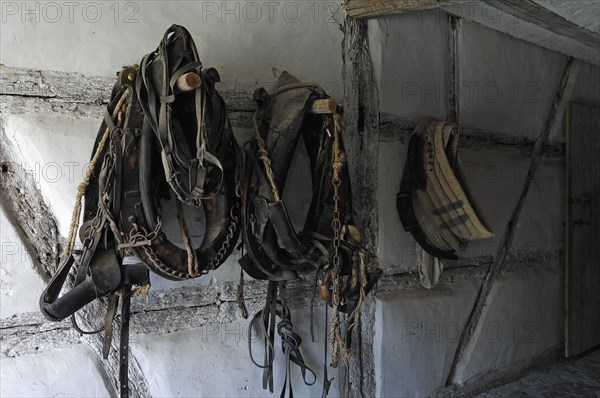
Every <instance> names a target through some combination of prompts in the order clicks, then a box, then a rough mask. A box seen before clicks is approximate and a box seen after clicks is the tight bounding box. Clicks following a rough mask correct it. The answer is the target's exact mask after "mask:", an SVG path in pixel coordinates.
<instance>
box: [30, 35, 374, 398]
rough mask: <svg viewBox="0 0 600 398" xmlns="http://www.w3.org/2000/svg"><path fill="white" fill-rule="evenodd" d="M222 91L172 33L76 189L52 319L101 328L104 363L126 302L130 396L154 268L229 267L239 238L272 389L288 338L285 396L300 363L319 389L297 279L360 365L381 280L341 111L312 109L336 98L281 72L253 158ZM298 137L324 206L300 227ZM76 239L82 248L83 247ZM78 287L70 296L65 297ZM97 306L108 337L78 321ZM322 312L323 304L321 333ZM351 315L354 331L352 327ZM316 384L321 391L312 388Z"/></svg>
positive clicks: (178, 276)
mask: <svg viewBox="0 0 600 398" xmlns="http://www.w3.org/2000/svg"><path fill="white" fill-rule="evenodd" d="M219 81H220V78H219V74H218V72H217V71H216V70H215V69H212V68H210V69H204V68H203V67H202V64H201V62H200V59H199V56H198V52H197V49H196V47H195V44H194V42H193V39H192V37H191V35H190V34H189V32H188V31H187V30H186V29H185V28H183V27H182V26H178V25H173V26H171V27H170V28H169V29H168V30H167V31H166V33H165V35H164V37H163V39H162V41H161V43H160V45H159V46H158V48H157V49H156V50H155V51H153V52H152V53H149V54H148V55H146V56H145V57H144V58H143V59H142V61H141V62H140V65H139V66H138V65H134V66H130V67H124V69H123V70H122V71H121V72H120V73H119V74H118V79H117V83H116V84H115V86H114V87H113V90H112V93H111V98H110V101H109V104H108V106H107V107H106V110H105V112H104V117H103V121H102V123H101V125H100V129H99V132H98V134H97V137H96V141H95V143H94V147H93V152H92V153H93V156H92V159H91V162H90V165H89V167H88V169H87V171H86V175H85V178H84V180H83V182H82V183H81V184H80V186H79V189H78V193H77V197H76V205H75V208H74V211H73V216H72V221H71V231H70V234H69V237H68V241H67V244H66V246H65V250H64V253H63V256H62V260H61V263H60V266H59V269H58V271H57V272H56V273H55V275H54V276H53V277H52V279H51V280H50V282H49V284H48V286H47V288H46V289H45V290H44V292H43V293H42V295H41V297H40V308H41V310H42V312H43V313H44V315H45V316H46V317H47V318H48V319H50V320H53V321H60V320H63V319H65V318H67V317H71V319H72V322H73V325H74V327H75V328H76V329H77V330H78V331H80V332H81V333H97V332H101V331H102V330H103V331H104V343H103V357H104V358H107V357H108V355H109V350H110V346H111V339H112V334H113V331H112V323H113V319H114V318H115V316H116V314H117V307H118V305H119V302H120V305H121V329H120V345H119V359H120V381H119V384H120V395H121V397H128V396H129V383H128V340H129V316H130V302H131V297H132V296H134V295H136V294H140V293H143V292H147V291H148V289H149V286H150V279H149V271H152V272H154V273H156V274H158V275H160V276H162V277H164V278H167V279H171V280H185V279H190V278H196V277H199V276H201V275H202V274H205V273H207V272H209V271H211V270H215V269H217V268H218V267H219V266H221V265H222V264H223V263H224V262H225V260H226V259H227V258H228V257H229V255H230V254H231V253H232V251H233V249H234V248H235V246H236V244H237V241H238V239H239V235H240V234H241V235H242V241H243V248H244V251H245V254H243V256H242V257H241V258H240V260H239V264H240V265H241V267H242V269H243V270H244V271H245V272H246V273H247V274H248V275H250V276H251V277H253V278H256V279H260V280H266V281H268V290H267V297H266V302H265V306H264V308H263V309H262V310H261V311H259V312H258V313H257V314H256V315H254V317H253V318H252V320H251V323H252V325H253V326H254V327H255V329H257V330H258V333H259V334H260V335H261V336H262V338H263V341H264V343H265V357H264V360H263V361H262V364H260V363H258V361H256V360H255V359H254V357H253V355H252V347H251V346H250V356H251V359H252V361H253V362H254V363H255V364H257V365H258V366H260V367H261V368H264V373H263V387H264V388H268V389H269V390H270V391H271V392H272V391H273V363H274V359H275V350H274V339H275V330H277V333H278V334H279V336H280V338H281V341H282V351H283V353H284V356H285V360H286V362H285V363H286V373H285V380H284V385H283V388H282V391H281V396H282V397H284V396H285V395H286V392H287V393H288V395H289V396H290V397H291V396H293V392H292V386H291V374H290V367H291V364H292V363H293V364H296V365H298V366H299V367H300V369H301V372H302V375H303V378H304V381H305V382H307V384H312V383H314V382H315V381H316V376H315V373H314V372H313V371H312V370H311V369H310V367H309V366H308V365H307V364H306V363H305V361H304V358H303V357H302V354H301V352H300V344H301V341H302V340H301V338H300V336H299V335H298V334H297V333H296V332H295V331H294V328H293V325H292V321H291V315H290V310H289V308H288V306H287V304H286V297H285V296H286V295H285V291H286V282H287V281H290V280H294V279H297V278H304V277H308V278H311V279H314V291H313V292H312V297H313V300H311V303H313V302H314V298H315V297H316V292H317V291H318V292H319V295H320V297H321V298H322V299H323V301H324V302H325V303H326V305H325V308H326V317H328V307H329V306H331V307H332V310H333V315H332V316H331V319H330V322H331V339H330V340H331V341H330V349H331V351H332V366H334V367H335V366H337V363H338V355H339V354H341V356H342V358H343V360H344V363H345V364H347V363H348V360H349V358H350V355H349V345H350V333H351V331H352V327H353V325H354V324H355V323H356V321H357V319H358V316H359V314H360V310H361V307H362V303H363V302H364V299H365V295H366V294H367V293H368V292H369V291H370V289H371V288H372V287H373V286H374V284H375V283H376V281H377V279H378V277H379V276H380V274H381V271H380V270H378V269H377V267H376V265H375V261H373V260H372V256H370V255H368V253H367V251H366V250H365V249H364V248H363V247H362V245H361V236H360V231H359V230H358V228H356V227H355V226H354V224H353V221H352V201H351V187H350V178H349V173H348V167H347V159H346V157H345V154H344V145H343V140H342V121H341V119H342V117H341V114H340V113H338V112H337V111H336V112H333V113H329V114H314V113H311V112H310V107H311V105H312V104H313V103H314V101H316V100H322V99H327V98H328V96H327V94H326V93H325V92H324V91H323V90H322V89H321V88H320V87H319V86H318V85H316V84H305V83H301V82H299V81H298V80H297V79H296V78H294V77H293V76H291V75H290V74H288V73H283V74H282V75H281V77H280V79H279V82H278V86H277V89H276V90H275V92H274V93H272V94H268V93H267V92H266V91H265V90H264V89H258V90H256V91H255V93H254V100H255V101H256V104H257V110H256V112H255V114H254V118H253V130H254V138H253V139H252V140H251V141H249V142H248V143H246V145H245V146H244V150H243V151H242V150H240V148H239V145H238V143H237V141H236V138H235V137H234V135H233V132H232V128H231V124H230V122H229V118H228V115H227V109H226V105H225V102H224V100H223V98H222V97H221V96H220V95H219V93H218V92H217V90H216V89H215V83H217V82H219ZM300 137H302V138H303V141H304V143H305V147H306V150H307V153H308V157H309V160H310V169H311V177H312V185H313V197H312V201H311V203H310V207H309V210H308V215H307V216H306V219H305V222H304V227H303V228H302V230H301V231H296V229H295V228H294V227H293V225H292V222H291V221H290V217H289V215H288V212H287V209H286V206H285V201H284V199H283V191H284V187H285V182H286V179H287V175H288V171H289V168H290V164H291V159H292V155H293V153H294V151H295V150H296V147H297V145H298V142H299V139H300ZM173 194H174V196H175V200H174V202H175V205H176V207H177V219H178V223H179V228H180V231H181V235H182V240H183V246H184V249H180V248H179V247H178V246H177V245H175V244H174V243H173V242H171V241H170V240H169V237H168V236H167V234H166V233H165V232H164V231H163V220H162V210H161V203H162V202H163V201H165V200H168V199H170V198H171V197H172V196H173ZM82 198H83V222H82V223H81V225H79V220H80V213H81V210H82V209H81V199H82ZM182 204H185V205H187V206H192V207H197V208H199V207H202V209H203V212H204V216H205V234H204V238H203V240H202V243H201V244H200V246H199V247H198V248H195V247H194V246H193V243H192V239H191V235H190V232H189V228H188V225H187V221H188V220H186V217H185V215H184V211H183V205H182ZM77 229H78V230H79V236H80V239H81V241H82V242H83V245H82V249H81V250H75V249H74V246H75V235H76V231H77ZM132 259H133V261H132ZM67 282H68V283H67ZM67 284H69V285H70V286H71V288H70V289H68V290H67V291H66V292H65V293H64V294H62V295H61V291H62V290H63V288H64V287H65V285H67ZM95 299H102V300H103V301H104V302H105V303H106V305H107V314H106V318H105V322H104V327H103V329H102V330H99V331H92V332H88V331H84V330H82V329H81V328H80V327H79V326H78V324H77V322H76V321H75V317H74V314H75V313H76V312H77V311H78V310H80V309H81V308H83V307H84V306H85V305H87V304H89V303H91V302H92V301H94V300H95ZM241 304H243V300H242V301H241ZM244 309H245V307H244ZM312 312H313V311H312V304H311V333H312V329H313V328H312ZM344 313H345V314H346V319H345V321H344V320H340V316H341V314H344ZM277 318H279V322H277ZM344 322H345V331H344V332H345V333H342V325H341V324H342V323H344ZM326 325H327V322H326ZM326 327H327V326H326ZM252 329H253V328H250V332H251V331H252ZM249 337H250V336H249ZM251 340H252V339H251V338H249V341H251ZM325 356H327V350H326V351H325ZM326 362H327V359H326ZM326 369H327V366H326V364H325V369H324V386H323V390H324V395H326V394H327V390H328V388H329V380H328V378H327V373H326ZM309 374H310V375H312V378H313V381H310V380H307V376H308V375H309Z"/></svg>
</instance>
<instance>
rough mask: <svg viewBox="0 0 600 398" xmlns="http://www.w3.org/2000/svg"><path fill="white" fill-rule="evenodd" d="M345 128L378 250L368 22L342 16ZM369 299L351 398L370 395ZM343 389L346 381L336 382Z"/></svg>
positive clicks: (363, 212) (370, 238) (363, 222)
mask: <svg viewBox="0 0 600 398" xmlns="http://www.w3.org/2000/svg"><path fill="white" fill-rule="evenodd" d="M342 49H343V61H344V66H343V68H344V69H343V74H344V77H345V78H344V101H343V108H344V129H343V138H344V146H345V150H346V155H347V158H348V165H349V172H350V179H351V183H352V187H353V190H352V201H353V208H354V223H355V224H356V226H357V227H358V228H359V229H360V231H361V232H362V235H363V236H362V239H363V240H362V242H363V244H364V245H365V247H366V248H367V249H368V250H369V251H371V252H373V253H374V252H375V251H376V248H377V233H378V219H377V206H374V205H373V204H374V203H377V187H378V179H377V176H378V171H377V169H378V159H379V93H378V88H377V83H376V82H375V77H374V73H373V69H372V68H373V67H372V63H371V55H370V52H369V41H368V27H367V21H359V20H353V19H350V18H347V19H346V21H345V24H344V41H343V47H342ZM374 309H375V302H374V298H373V295H369V296H367V298H366V302H365V304H364V308H363V311H362V312H361V316H360V319H359V323H358V326H357V327H356V328H355V329H354V333H353V334H352V342H353V343H352V361H351V364H350V367H349V369H347V372H346V378H347V380H348V383H347V384H346V386H347V390H345V391H342V392H341V393H342V394H343V395H345V396H350V397H355V396H357V397H358V396H362V397H368V396H372V395H373V393H374V391H375V361H374V354H373V337H374V325H375V315H374ZM341 384H342V385H344V384H345V383H341Z"/></svg>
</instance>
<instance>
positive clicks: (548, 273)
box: [457, 264, 564, 383]
mask: <svg viewBox="0 0 600 398" xmlns="http://www.w3.org/2000/svg"><path fill="white" fill-rule="evenodd" d="M563 292H564V279H563V271H562V268H561V265H560V264H555V265H554V266H553V267H551V268H546V269H532V270H528V271H527V272H525V273H524V274H512V275H510V276H501V277H500V278H499V279H498V281H497V283H496V286H494V288H493V291H492V293H491V304H490V307H489V308H488V309H487V310H486V312H485V314H484V315H483V316H482V318H481V322H480V327H479V328H478V329H477V330H476V332H475V333H476V336H477V339H476V343H475V346H474V348H473V351H472V354H471V357H470V360H469V361H468V363H467V365H466V367H465V369H464V372H463V373H462V374H461V375H459V377H458V379H457V380H458V382H459V383H464V382H467V381H468V380H469V379H472V378H474V377H477V376H481V375H483V374H485V373H488V372H494V371H496V370H506V369H509V368H510V367H514V366H518V365H520V364H521V363H524V362H525V361H528V360H531V359H532V358H535V357H536V356H537V355H540V354H542V353H545V352H548V351H550V350H551V349H557V348H558V347H559V346H560V345H561V343H562V341H563V340H564V326H563V325H564V321H563V320H564V298H563V297H564V296H563Z"/></svg>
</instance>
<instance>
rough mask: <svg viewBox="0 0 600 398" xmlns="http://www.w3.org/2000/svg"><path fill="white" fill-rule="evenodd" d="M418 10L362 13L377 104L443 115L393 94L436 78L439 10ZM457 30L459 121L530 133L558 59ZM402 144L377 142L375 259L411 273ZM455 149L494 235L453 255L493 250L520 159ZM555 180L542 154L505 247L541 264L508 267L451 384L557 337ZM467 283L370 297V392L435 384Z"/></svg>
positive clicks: (444, 368)
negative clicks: (399, 201)
mask: <svg viewBox="0 0 600 398" xmlns="http://www.w3.org/2000/svg"><path fill="white" fill-rule="evenodd" d="M423 14H426V13H423ZM427 14H429V15H428V16H425V15H420V14H412V15H407V16H403V17H398V16H396V17H386V18H381V19H376V20H371V21H369V33H370V34H372V36H371V37H370V45H371V53H372V56H373V68H374V71H375V76H376V79H377V81H378V84H379V92H380V101H381V104H380V108H381V110H382V111H383V112H388V113H393V114H395V115H398V116H400V117H403V118H409V119H418V118H420V117H423V116H434V117H437V118H441V119H445V118H446V114H445V113H446V112H445V108H444V107H445V105H444V103H445V98H444V97H443V95H442V96H441V101H440V104H432V103H427V102H426V101H425V100H424V99H425V97H419V96H416V98H418V100H415V97H413V98H411V99H412V101H403V97H402V92H401V90H400V88H402V87H403V86H402V84H403V82H404V79H407V80H408V81H413V80H419V81H424V82H426V83H425V84H426V85H429V86H431V85H434V84H435V83H436V82H444V81H445V79H446V74H447V72H448V71H447V69H446V68H447V62H448V60H447V53H448V47H447V43H448V29H449V27H448V25H447V21H446V20H445V19H442V20H441V21H438V20H437V19H436V17H435V16H436V14H438V13H436V12H432V13H427ZM424 31H425V32H428V33H427V34H423V32H424ZM459 32H460V33H459V36H458V62H459V72H458V79H459V80H458V88H459V91H458V95H459V100H460V102H459V104H458V105H459V109H458V113H459V115H458V116H459V124H460V125H462V126H465V127H471V128H475V129H486V130H489V131H493V132H496V133H503V134H509V135H515V136H524V137H527V138H530V139H535V138H536V137H537V136H538V135H539V134H540V132H541V131H542V128H543V126H544V123H545V121H546V118H547V116H548V112H549V109H550V105H551V103H552V101H553V98H554V95H555V92H556V88H557V85H558V82H559V80H560V78H561V75H562V73H563V69H564V66H565V64H566V61H567V58H566V57H565V56H564V55H561V54H558V53H555V52H552V51H549V50H546V49H543V48H541V47H538V46H535V45H533V44H529V43H526V42H524V41H521V40H517V39H515V38H513V37H511V36H509V35H507V34H504V33H500V32H496V31H493V30H491V29H489V28H485V27H483V26H481V25H478V24H476V23H473V22H468V21H465V20H463V21H462V23H461V26H460V31H459ZM416 54H418V55H416ZM415 65H418V66H415ZM579 70H580V72H579V75H578V77H577V79H576V83H575V86H574V88H573V93H572V96H571V99H572V100H577V98H582V99H583V100H582V101H583V102H588V103H589V102H592V103H594V102H596V101H598V100H599V95H600V94H598V93H600V89H598V87H600V86H598V87H597V84H598V81H599V78H600V73H599V72H598V71H599V69H598V68H596V67H593V66H591V65H589V64H585V63H583V64H581V66H580V69H579ZM409 98H410V97H409ZM435 105H438V106H435ZM557 119H558V121H557V125H556V126H555V128H554V129H553V131H552V134H551V140H556V141H562V142H564V115H562V114H560V115H558V118H557ZM388 138H389V137H386V141H387V140H388ZM406 149H407V145H405V144H402V143H400V142H398V141H397V142H381V143H380V146H379V176H378V177H379V181H381V183H380V186H379V191H378V204H379V207H378V218H379V247H378V257H379V260H380V262H381V264H382V267H383V268H384V271H385V272H386V273H387V274H397V273H404V272H407V271H416V264H415V257H414V239H413V238H412V237H411V236H410V235H409V234H407V233H406V232H405V231H404V229H403V227H402V225H401V223H400V221H399V218H398V215H397V211H396V202H395V200H396V193H397V192H398V189H399V185H400V179H401V176H402V171H403V168H404V162H405V159H406ZM460 157H461V160H462V163H463V168H464V170H465V175H466V178H467V182H468V183H469V186H470V187H471V190H472V191H473V193H474V196H475V197H477V198H478V200H479V203H480V207H481V208H482V210H483V213H484V214H485V216H486V218H487V219H488V221H489V223H490V225H491V228H492V230H493V231H494V232H495V233H496V237H495V238H493V239H489V240H484V241H479V242H472V243H470V244H469V245H468V246H467V248H466V249H465V251H464V252H462V253H461V257H479V256H483V255H494V254H495V253H496V250H497V247H498V243H499V241H500V239H501V236H502V234H503V232H504V229H505V228H506V225H507V222H508V220H509V218H510V216H511V213H512V211H513V208H514V206H515V204H516V202H517V199H518V197H519V195H520V193H521V190H522V187H523V183H524V181H525V178H526V175H527V172H528V169H529V158H528V157H527V156H520V155H514V154H509V153H507V152H499V151H491V150H468V149H464V148H462V149H460ZM564 184H565V164H564V158H551V159H547V158H546V159H543V160H542V163H541V164H540V167H539V168H538V171H537V175H536V178H535V180H534V182H533V184H532V185H531V187H530V190H529V194H528V196H527V198H526V201H525V205H524V208H523V210H522V213H521V217H520V219H519V222H518V225H517V226H516V231H515V236H514V241H513V244H512V246H511V247H510V249H509V250H510V252H511V254H515V255H519V256H522V258H527V256H541V257H540V258H541V259H542V260H540V261H541V262H542V263H543V262H544V261H546V262H547V264H546V266H545V267H544V268H543V269H537V268H531V267H528V265H527V264H528V263H527V262H525V263H524V264H523V265H522V266H521V267H522V269H521V270H520V271H519V272H515V273H511V274H508V275H504V276H502V277H501V278H500V280H499V281H498V284H497V286H496V287H495V288H494V291H493V292H492V300H491V303H492V304H491V306H489V308H487V309H486V310H485V313H484V316H483V318H482V326H480V328H479V330H477V332H476V345H475V349H474V350H473V355H472V356H471V357H470V359H469V360H468V361H467V364H466V366H465V368H464V369H462V370H461V371H460V372H459V374H458V381H459V383H465V382H468V381H473V380H476V379H478V378H481V377H483V376H486V375H489V374H490V373H491V374H492V377H493V374H494V373H495V372H497V373H498V374H500V373H501V372H503V371H506V370H507V369H512V370H514V369H519V368H520V367H523V366H526V364H527V363H530V362H531V361H532V360H534V359H535V358H536V357H538V356H539V355H542V354H544V353H547V352H548V351H550V350H553V349H556V348H557V347H559V346H560V345H561V344H562V343H563V340H564V335H563V323H564V316H563V304H562V303H563V300H564V290H563V283H564V276H563V271H562V264H561V263H558V264H557V263H555V262H556V260H555V257H553V256H551V255H550V253H554V254H556V253H557V252H558V251H559V250H561V249H563V246H564V243H563V241H564V226H563V221H564V197H565V188H564ZM546 256H547V257H546ZM546 258H547V259H552V260H546ZM446 272H447V271H446ZM478 289H479V282H478V281H476V280H472V281H471V280H470V281H460V280H457V281H454V282H453V283H442V284H439V285H437V286H436V287H435V288H434V289H432V290H429V291H428V290H425V289H423V288H415V289H409V290H402V291H399V292H396V293H386V294H381V295H378V297H377V312H376V329H375V337H376V338H375V344H374V345H375V358H376V377H377V395H378V396H408V397H413V396H429V395H432V394H435V393H436V392H437V391H440V390H441V389H443V387H444V386H443V385H444V383H445V378H446V377H447V374H448V371H449V364H450V361H451V359H452V356H453V355H454V351H455V348H456V344H457V342H458V335H457V334H456V330H455V329H453V327H454V325H459V327H460V328H462V325H464V321H465V320H466V319H467V316H468V314H469V312H470V310H471V309H472V305H473V303H474V300H475V296H476V292H477V290H478ZM451 332H453V333H454V334H452V333H451ZM493 332H494V333H499V336H497V335H495V334H494V333H493ZM449 334H450V336H448V335H449Z"/></svg>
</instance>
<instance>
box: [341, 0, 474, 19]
mask: <svg viewBox="0 0 600 398" xmlns="http://www.w3.org/2000/svg"><path fill="white" fill-rule="evenodd" d="M461 1H464V0H348V1H347V2H346V4H345V8H346V12H347V13H348V15H349V16H350V17H352V18H372V17H381V16H385V15H394V14H402V13H405V12H413V11H421V10H428V9H431V8H436V7H440V6H447V5H451V4H453V3H459V2H461Z"/></svg>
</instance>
